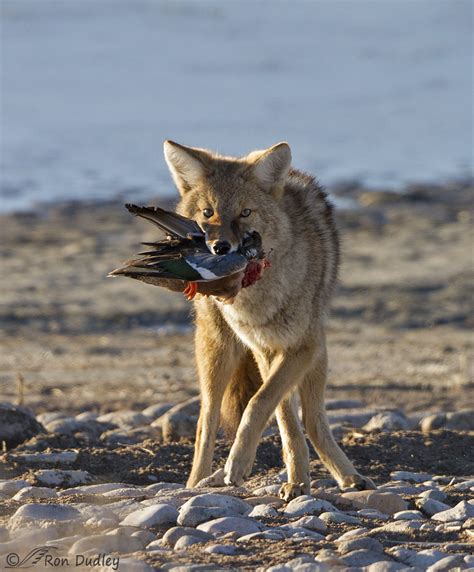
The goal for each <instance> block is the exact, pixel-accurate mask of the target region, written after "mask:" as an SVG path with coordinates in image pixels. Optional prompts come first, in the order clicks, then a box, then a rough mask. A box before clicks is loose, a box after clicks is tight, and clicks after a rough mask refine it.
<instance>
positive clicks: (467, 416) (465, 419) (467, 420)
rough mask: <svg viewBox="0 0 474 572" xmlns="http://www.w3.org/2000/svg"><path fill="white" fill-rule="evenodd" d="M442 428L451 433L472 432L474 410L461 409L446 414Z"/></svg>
mask: <svg viewBox="0 0 474 572" xmlns="http://www.w3.org/2000/svg"><path fill="white" fill-rule="evenodd" d="M443 428H444V429H449V430H451V431H472V430H474V409H462V410H461V411H456V412H454V413H447V414H446V421H445V423H444V427H443Z"/></svg>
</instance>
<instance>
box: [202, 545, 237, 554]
mask: <svg viewBox="0 0 474 572" xmlns="http://www.w3.org/2000/svg"><path fill="white" fill-rule="evenodd" d="M204 551H205V552H208V553H209V554H224V555H225V556H233V555H234V554H237V553H238V551H239V549H238V548H237V547H236V546H232V545H231V544H210V545H209V546H206V548H205V549H204Z"/></svg>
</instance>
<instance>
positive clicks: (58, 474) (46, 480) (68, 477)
mask: <svg viewBox="0 0 474 572" xmlns="http://www.w3.org/2000/svg"><path fill="white" fill-rule="evenodd" d="M33 480H34V481H35V484H36V483H37V484H39V485H45V486H50V487H59V486H61V487H74V486H76V485H82V484H86V483H89V482H90V481H92V475H91V474H89V473H88V472H87V471H79V470H61V469H41V470H38V471H35V472H34V474H33Z"/></svg>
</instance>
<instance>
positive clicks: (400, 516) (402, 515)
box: [393, 510, 425, 520]
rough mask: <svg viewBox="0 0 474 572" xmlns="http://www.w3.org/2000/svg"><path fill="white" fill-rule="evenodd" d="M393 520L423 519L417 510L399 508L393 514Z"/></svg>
mask: <svg viewBox="0 0 474 572" xmlns="http://www.w3.org/2000/svg"><path fill="white" fill-rule="evenodd" d="M393 519H394V520H424V519H425V517H424V516H423V515H422V514H421V512H420V511H419V510H401V511H400V512H396V513H395V514H394V515H393Z"/></svg>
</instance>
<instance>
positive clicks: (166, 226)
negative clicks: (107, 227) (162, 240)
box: [125, 204, 204, 238]
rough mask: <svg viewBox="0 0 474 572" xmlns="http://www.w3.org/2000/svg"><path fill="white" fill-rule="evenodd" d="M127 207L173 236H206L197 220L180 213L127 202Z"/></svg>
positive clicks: (131, 211)
mask: <svg viewBox="0 0 474 572" xmlns="http://www.w3.org/2000/svg"><path fill="white" fill-rule="evenodd" d="M125 207H126V209H127V210H128V211H129V212H130V213H132V214H134V215H136V216H140V217H142V218H144V219H146V220H149V221H150V222H152V223H153V224H156V226H158V227H159V228H160V229H161V230H163V231H164V232H166V234H168V235H171V236H173V237H178V238H200V237H204V232H203V231H202V229H201V227H200V226H199V225H198V223H197V222H196V221H194V220H192V219H190V218H186V217H184V216H182V215H180V214H178V213H175V212H172V211H167V210H165V209H162V208H160V207H139V206H137V205H132V204H126V205H125Z"/></svg>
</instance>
